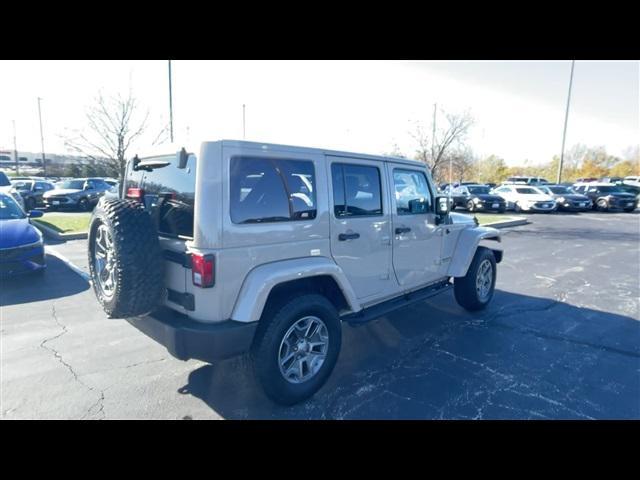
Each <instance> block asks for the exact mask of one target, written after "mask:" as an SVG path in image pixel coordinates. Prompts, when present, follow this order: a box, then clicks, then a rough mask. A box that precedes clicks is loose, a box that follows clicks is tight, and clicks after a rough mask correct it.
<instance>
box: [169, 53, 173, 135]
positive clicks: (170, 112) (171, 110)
mask: <svg viewBox="0 0 640 480" xmlns="http://www.w3.org/2000/svg"><path fill="white" fill-rule="evenodd" d="M169 135H170V137H171V143H173V98H172V96H171V60H169Z"/></svg>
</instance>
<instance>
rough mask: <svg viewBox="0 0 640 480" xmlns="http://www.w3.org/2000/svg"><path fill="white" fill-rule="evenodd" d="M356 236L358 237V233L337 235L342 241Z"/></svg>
mask: <svg viewBox="0 0 640 480" xmlns="http://www.w3.org/2000/svg"><path fill="white" fill-rule="evenodd" d="M356 238H360V234H359V233H341V234H340V235H338V240H340V241H341V242H344V241H345V240H354V239H356Z"/></svg>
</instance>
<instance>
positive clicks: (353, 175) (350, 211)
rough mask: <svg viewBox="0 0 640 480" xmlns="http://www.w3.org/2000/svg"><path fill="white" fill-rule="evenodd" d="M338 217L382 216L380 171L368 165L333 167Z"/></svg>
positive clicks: (334, 199) (332, 175) (337, 165)
mask: <svg viewBox="0 0 640 480" xmlns="http://www.w3.org/2000/svg"><path fill="white" fill-rule="evenodd" d="M331 178H332V182H333V205H334V207H333V208H334V213H335V215H336V217H356V216H371V215H382V194H381V190H382V189H381V187H380V170H379V169H378V168H377V167H369V166H366V165H352V164H343V163H334V164H332V165H331Z"/></svg>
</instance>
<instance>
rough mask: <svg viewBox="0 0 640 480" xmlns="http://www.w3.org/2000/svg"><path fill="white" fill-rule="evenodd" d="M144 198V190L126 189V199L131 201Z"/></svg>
mask: <svg viewBox="0 0 640 480" xmlns="http://www.w3.org/2000/svg"><path fill="white" fill-rule="evenodd" d="M142 197H144V190H143V189H141V188H136V187H129V188H127V198H130V199H132V200H142Z"/></svg>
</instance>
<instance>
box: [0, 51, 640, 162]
mask: <svg viewBox="0 0 640 480" xmlns="http://www.w3.org/2000/svg"><path fill="white" fill-rule="evenodd" d="M172 65H173V98H174V130H175V133H176V140H177V141H178V142H181V141H187V140H189V141H190V142H189V143H192V142H193V141H198V140H216V139H221V138H232V139H234V138H235V139H241V138H242V104H243V103H245V104H246V105H247V107H246V108H247V110H246V112H247V122H246V129H247V140H255V141H264V142H272V143H285V144H292V145H304V146H314V147H326V148H331V149H340V150H350V151H357V152H366V153H382V152H389V151H390V150H391V149H392V146H393V144H394V143H397V144H398V145H399V147H400V149H401V151H403V152H404V153H405V154H412V153H413V151H414V150H415V144H414V143H413V141H412V139H411V137H410V136H409V135H408V131H410V130H412V129H413V128H414V125H415V123H416V122H421V123H422V124H423V125H424V126H425V127H426V128H427V129H429V128H430V122H431V118H432V114H433V104H434V103H437V104H438V106H439V107H442V108H444V109H446V110H447V111H450V112H462V111H464V110H469V111H470V112H471V114H472V115H473V116H474V117H475V119H476V125H475V126H474V128H473V130H472V131H471V135H470V137H469V143H470V145H471V147H472V148H473V149H474V150H475V151H476V153H478V154H479V155H483V156H484V155H489V154H492V153H493V154H496V155H499V156H501V157H503V158H505V160H506V161H507V162H508V163H509V164H512V165H513V164H521V163H522V162H523V161H524V160H525V159H528V160H529V161H530V162H533V163H538V162H545V161H548V160H550V159H551V157H552V156H553V155H555V154H559V152H560V147H561V143H562V128H563V122H564V110H565V102H566V95H567V88H568V82H569V72H570V68H571V62H570V61H527V62H479V61H472V62H466V61H456V62H404V61H379V62H372V61H180V60H176V61H173V62H172ZM639 77H640V62H638V61H629V62H619V61H611V62H607V61H599V62H588V61H578V62H576V66H575V73H574V84H573V92H572V98H571V109H570V113H569V126H568V131H567V148H569V147H570V146H572V145H573V144H575V143H578V142H580V143H584V144H587V145H589V146H600V145H602V146H605V147H606V148H607V150H608V151H609V153H612V154H615V155H621V154H622V153H623V152H624V150H625V149H626V148H628V147H630V146H632V145H637V144H638V143H639V142H640V98H639V89H640V87H639ZM129 85H130V86H131V88H132V89H133V92H134V94H135V95H136V97H138V99H139V100H140V102H141V103H143V104H144V105H145V106H146V107H148V108H149V109H150V112H151V117H150V118H151V123H150V129H151V131H157V130H158V129H159V127H160V125H162V124H163V123H166V122H167V121H168V103H169V102H168V81H167V62H166V61H0V148H3V149H4V148H7V149H11V148H12V146H13V125H12V120H15V122H16V129H17V140H18V150H25V151H32V152H37V151H39V150H40V132H39V125H38V107H37V100H36V98H37V97H38V96H39V97H42V98H43V100H42V116H43V124H44V135H45V150H46V151H47V152H51V153H64V152H65V151H66V150H65V148H64V145H63V141H62V139H61V138H60V136H61V135H63V134H64V133H65V129H73V128H81V127H82V126H83V124H84V116H83V115H84V109H85V108H86V106H87V105H89V104H91V102H92V99H93V98H94V97H95V94H96V93H97V92H98V90H100V89H102V90H103V91H104V93H106V94H111V93H116V92H125V91H126V90H127V89H128V88H129ZM187 136H188V137H189V138H188V139H187ZM143 148H144V145H142V144H140V148H139V150H143ZM131 153H132V154H133V153H135V152H131Z"/></svg>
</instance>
